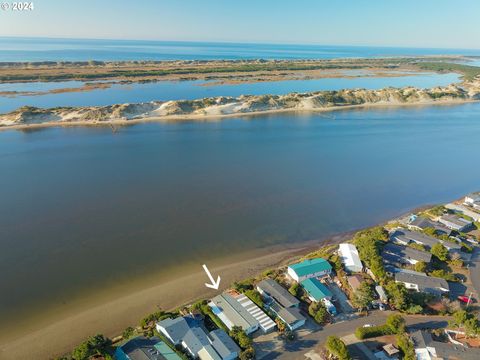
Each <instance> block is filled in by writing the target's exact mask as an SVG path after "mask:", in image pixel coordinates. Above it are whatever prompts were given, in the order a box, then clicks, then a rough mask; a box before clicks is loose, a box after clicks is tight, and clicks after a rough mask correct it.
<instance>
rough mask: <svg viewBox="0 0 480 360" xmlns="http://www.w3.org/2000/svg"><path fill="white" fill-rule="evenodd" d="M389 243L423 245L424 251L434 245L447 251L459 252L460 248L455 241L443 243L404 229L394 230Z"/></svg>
mask: <svg viewBox="0 0 480 360" xmlns="http://www.w3.org/2000/svg"><path fill="white" fill-rule="evenodd" d="M390 241H392V242H395V243H397V244H401V245H408V244H410V243H415V244H419V245H423V246H424V247H425V249H427V250H429V249H431V248H432V247H433V246H434V245H435V244H438V243H440V244H442V245H443V246H445V247H446V248H447V250H448V251H460V249H461V248H462V246H461V245H460V244H458V243H457V242H455V241H444V240H440V239H437V238H434V237H432V236H428V235H425V234H423V233H420V232H418V231H410V230H405V229H401V228H399V229H395V230H394V231H392V232H391V233H390Z"/></svg>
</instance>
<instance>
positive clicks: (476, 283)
mask: <svg viewBox="0 0 480 360" xmlns="http://www.w3.org/2000/svg"><path fill="white" fill-rule="evenodd" d="M468 266H469V270H470V281H471V282H472V285H473V287H474V288H475V290H476V292H477V294H480V247H478V246H475V247H474V249H473V253H472V258H471V260H470V263H469V264H468Z"/></svg>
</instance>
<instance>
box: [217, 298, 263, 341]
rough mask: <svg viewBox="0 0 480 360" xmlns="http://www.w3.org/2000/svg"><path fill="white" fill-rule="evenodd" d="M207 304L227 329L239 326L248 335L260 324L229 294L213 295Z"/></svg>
mask: <svg viewBox="0 0 480 360" xmlns="http://www.w3.org/2000/svg"><path fill="white" fill-rule="evenodd" d="M208 305H209V306H210V307H211V308H212V311H213V313H214V314H215V315H217V316H218V318H219V319H220V320H221V321H222V322H223V323H224V324H225V326H226V327H227V328H228V329H229V330H232V328H233V327H234V326H239V327H241V328H242V329H243V330H244V331H245V332H246V333H247V335H248V334H251V333H253V332H255V331H257V330H258V328H259V326H260V324H259V322H258V321H257V319H255V318H254V317H253V316H252V314H250V313H249V312H248V311H247V309H245V308H244V307H243V306H242V305H241V304H240V303H239V302H238V301H237V300H235V299H234V298H233V296H231V295H230V294H227V293H223V294H220V295H218V296H215V297H214V298H212V299H211V300H210V302H209V303H208Z"/></svg>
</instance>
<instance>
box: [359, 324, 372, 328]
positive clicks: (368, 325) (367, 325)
mask: <svg viewBox="0 0 480 360" xmlns="http://www.w3.org/2000/svg"><path fill="white" fill-rule="evenodd" d="M374 326H375V325H373V324H365V325H363V326H362V327H364V328H367V327H374Z"/></svg>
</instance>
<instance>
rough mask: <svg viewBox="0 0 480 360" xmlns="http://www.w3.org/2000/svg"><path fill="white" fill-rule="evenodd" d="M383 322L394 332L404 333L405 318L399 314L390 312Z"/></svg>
mask: <svg viewBox="0 0 480 360" xmlns="http://www.w3.org/2000/svg"><path fill="white" fill-rule="evenodd" d="M385 324H386V325H387V326H388V327H389V328H390V330H391V331H392V333H394V334H403V333H405V319H404V318H403V317H402V316H401V315H399V314H392V315H389V316H388V317H387V320H386V322H385Z"/></svg>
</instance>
